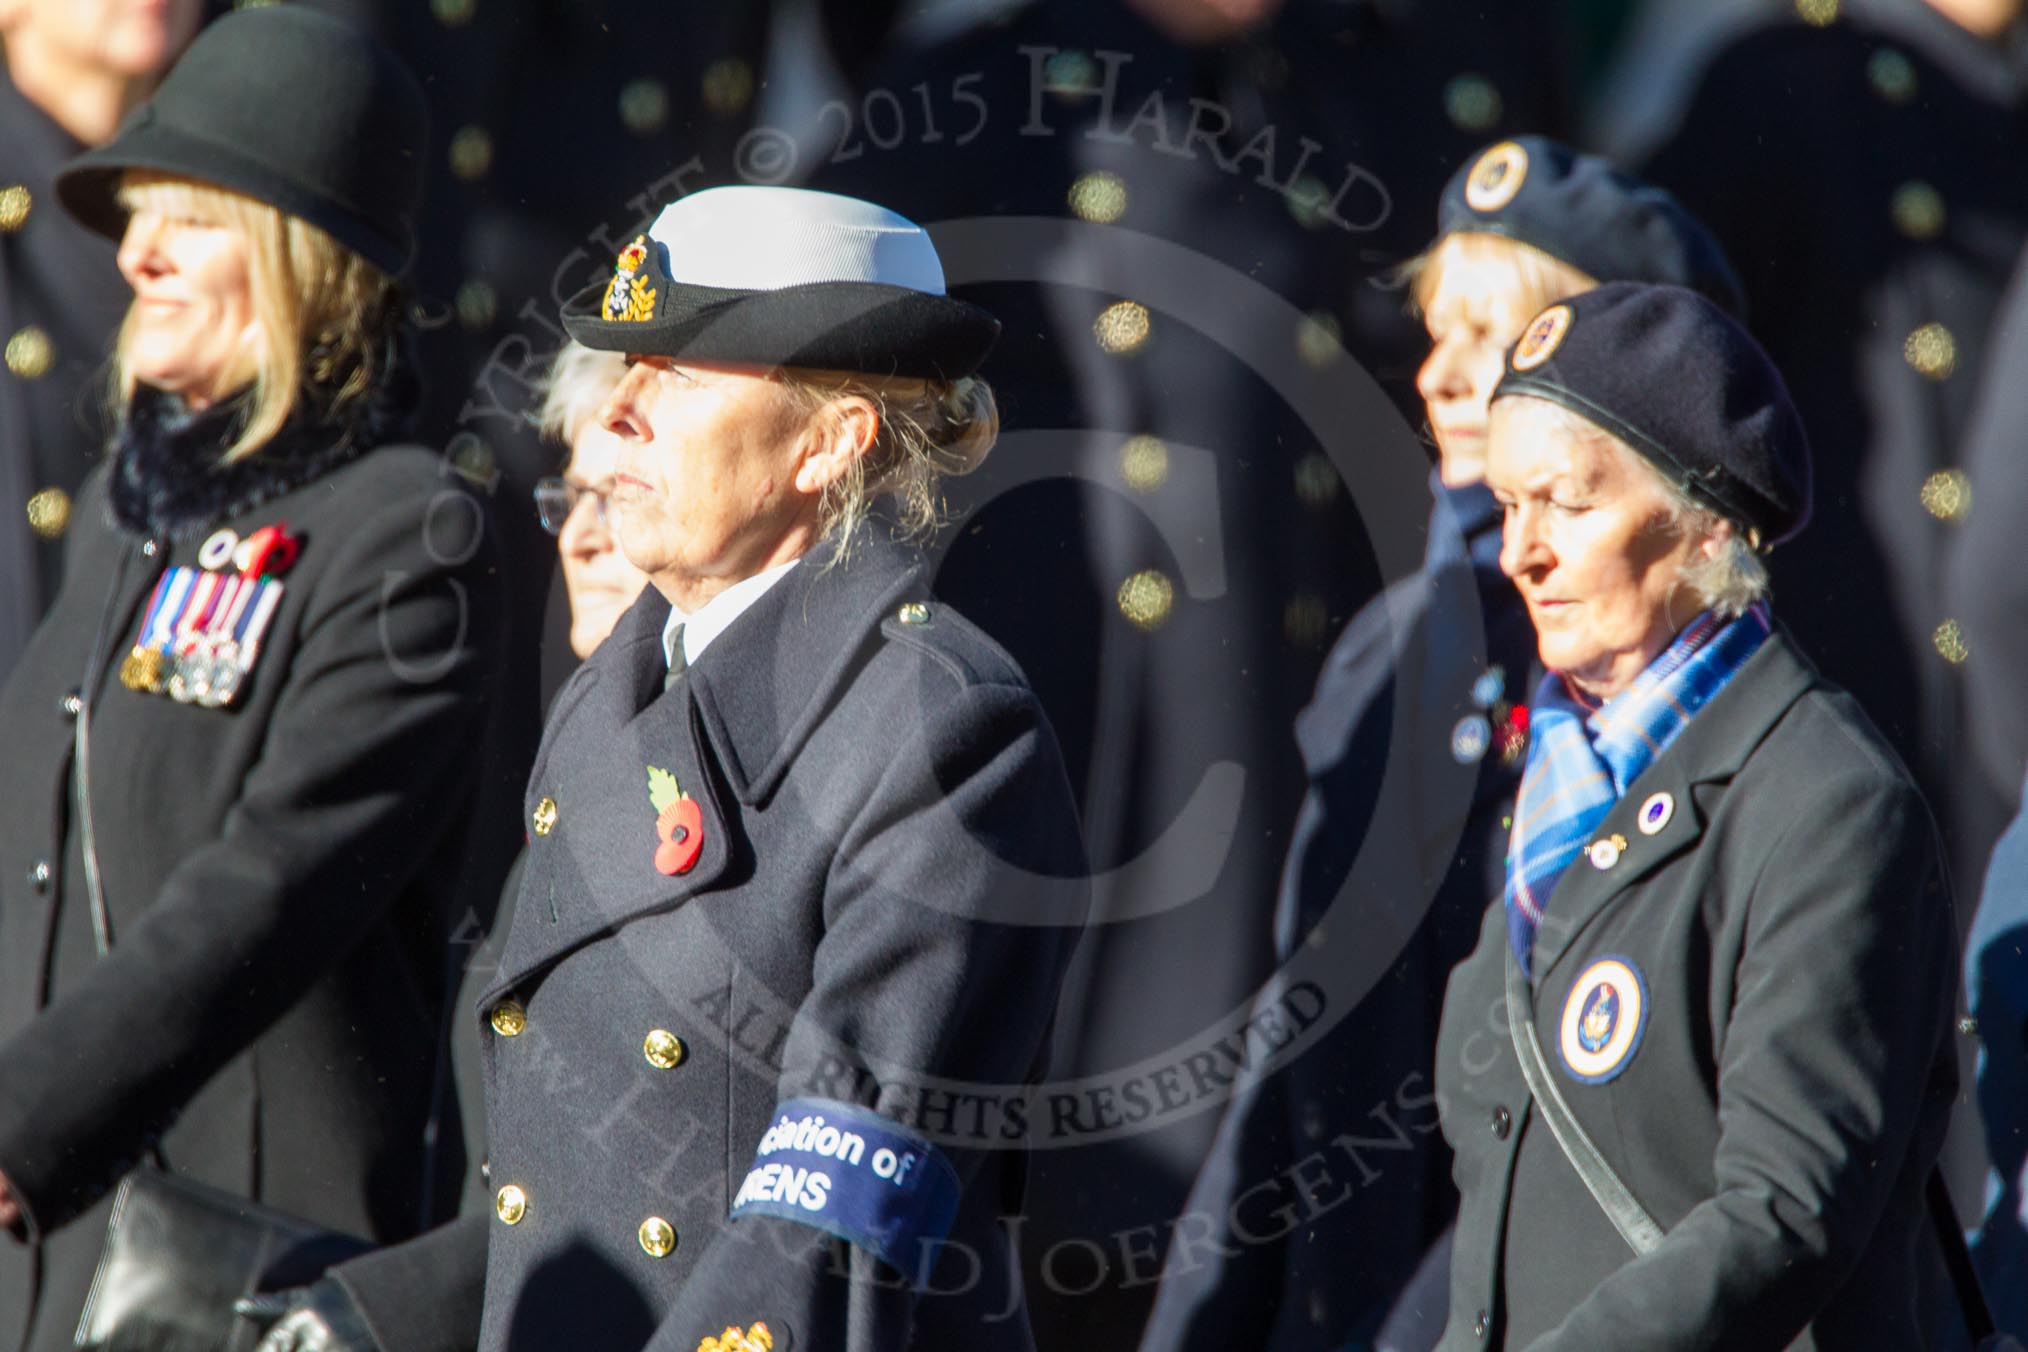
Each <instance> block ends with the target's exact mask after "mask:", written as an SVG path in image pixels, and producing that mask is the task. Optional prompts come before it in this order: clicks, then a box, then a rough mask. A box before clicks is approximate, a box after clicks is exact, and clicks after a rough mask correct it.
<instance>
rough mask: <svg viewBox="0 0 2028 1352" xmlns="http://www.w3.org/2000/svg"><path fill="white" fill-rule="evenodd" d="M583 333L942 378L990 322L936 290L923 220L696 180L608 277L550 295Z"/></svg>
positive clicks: (691, 350)
mask: <svg viewBox="0 0 2028 1352" xmlns="http://www.w3.org/2000/svg"><path fill="white" fill-rule="evenodd" d="M563 324H564V328H565V329H566V330H568V331H569V333H570V335H571V336H572V337H573V338H575V339H577V340H578V341H579V342H580V343H583V344H584V345H585V346H587V347H593V348H601V349H604V350H607V351H619V352H631V353H636V354H640V355H657V356H668V357H677V358H688V359H690V360H693V361H716V362H730V363H736V364H749V365H763V366H777V367H812V368H818V369H825V370H841V371H863V372H867V373H870V374H876V375H906V376H918V377H924V378H940V379H945V380H955V379H958V378H959V377H961V376H967V375H970V374H971V373H972V372H973V371H975V370H977V369H978V366H979V363H980V362H981V361H983V360H984V359H985V355H986V352H987V350H988V349H989V348H991V347H992V345H993V341H994V339H995V338H996V337H998V335H999V332H1000V325H999V322H998V321H996V320H995V319H994V318H993V317H992V316H991V315H989V314H987V313H986V312H985V311H984V310H981V309H980V308H979V307H978V306H976V305H972V304H970V303H968V302H966V301H961V300H958V299H956V298H954V297H951V296H948V295H946V294H945V291H944V269H943V263H942V261H941V260H940V259H939V258H938V257H937V251H936V245H935V244H934V243H932V242H931V240H930V237H929V232H928V231H926V230H924V229H923V228H922V227H921V226H919V225H917V224H916V223H915V222H914V221H911V220H909V219H908V218H907V217H905V216H902V215H900V214H898V213H896V212H893V211H890V210H888V209H887V208H886V207H882V206H878V205H876V204H874V203H872V202H865V201H861V200H860V199H858V198H855V197H842V196H839V195H838V194H836V193H827V192H813V191H811V190H809V189H805V188H771V187H760V186H745V185H743V186H733V187H724V188H708V189H705V190H704V191H702V192H697V193H692V194H691V195H689V196H688V197H683V198H680V199H678V200H677V201H674V202H671V203H670V204H669V205H667V206H666V207H664V208H663V209H662V211H661V212H660V214H658V215H657V216H656V218H655V222H654V224H653V225H651V226H649V227H648V229H647V230H646V231H645V232H644V233H643V234H641V235H639V236H638V237H636V238H635V239H634V241H633V242H632V243H630V244H628V245H627V247H626V248H624V249H622V250H621V251H620V256H619V258H618V260H617V261H616V263H615V265H614V269H613V274H612V277H611V279H610V280H608V281H605V282H602V283H597V284H594V285H592V286H590V287H587V288H586V289H585V290H584V291H582V292H580V293H578V295H576V296H574V297H572V298H571V300H570V301H569V303H567V304H566V305H565V306H564V307H563Z"/></svg>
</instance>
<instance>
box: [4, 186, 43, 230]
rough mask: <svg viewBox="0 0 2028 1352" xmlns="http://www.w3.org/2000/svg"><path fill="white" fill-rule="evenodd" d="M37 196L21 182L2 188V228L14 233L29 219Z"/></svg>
mask: <svg viewBox="0 0 2028 1352" xmlns="http://www.w3.org/2000/svg"><path fill="white" fill-rule="evenodd" d="M34 205H35V198H34V197H33V196H32V195H30V193H29V191H28V189H26V188H24V187H22V186H21V185H20V184H19V183H12V184H9V185H8V186H7V187H4V188H0V230H5V231H6V232H7V233H9V234H12V233H14V232H15V231H16V230H19V229H20V228H21V227H22V225H23V224H24V223H25V222H26V221H27V220H28V211H29V208H31V207H33V206H34Z"/></svg>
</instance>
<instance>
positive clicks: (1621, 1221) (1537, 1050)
mask: <svg viewBox="0 0 2028 1352" xmlns="http://www.w3.org/2000/svg"><path fill="white" fill-rule="evenodd" d="M1507 1031H1508V1033H1509V1035H1510V1036H1512V1037H1513V1039H1514V1055H1515V1058H1516V1059H1517V1060H1519V1061H1520V1062H1521V1076H1522V1078H1523V1079H1525V1080H1527V1081H1528V1092H1529V1093H1530V1094H1531V1095H1532V1096H1534V1099H1535V1107H1536V1109H1537V1111H1539V1112H1540V1113H1541V1114H1542V1116H1543V1118H1544V1119H1545V1120H1546V1121H1547V1122H1548V1123H1549V1130H1550V1132H1551V1134H1553V1135H1554V1136H1555V1137H1556V1143H1557V1144H1558V1145H1559V1146H1562V1147H1563V1153H1564V1156H1565V1158H1567V1159H1569V1161H1570V1166H1571V1168H1573V1169H1575V1170H1577V1176H1578V1177H1579V1178H1581V1179H1583V1180H1584V1186H1585V1187H1586V1188H1588V1189H1590V1190H1591V1195H1592V1197H1593V1198H1594V1199H1595V1200H1596V1201H1597V1202H1598V1204H1599V1207H1600V1209H1601V1210H1603V1211H1604V1212H1605V1214H1606V1219H1608V1220H1610V1221H1611V1222H1612V1223H1613V1228H1614V1229H1616V1230H1618V1231H1619V1232H1620V1237H1621V1238H1623V1239H1625V1240H1626V1241H1627V1245H1628V1247H1630V1248H1632V1249H1633V1251H1634V1252H1635V1253H1647V1252H1649V1251H1650V1250H1652V1249H1653V1248H1655V1247H1656V1246H1657V1245H1659V1244H1660V1243H1661V1242H1662V1227H1661V1226H1659V1225H1657V1224H1655V1218H1654V1217H1653V1216H1650V1215H1649V1214H1648V1212H1647V1209H1646V1208H1645V1207H1643V1206H1642V1205H1641V1203H1640V1199H1638V1198H1636V1197H1635V1196H1634V1194H1633V1193H1632V1192H1631V1191H1629V1190H1628V1188H1627V1185H1626V1184H1625V1183H1622V1182H1621V1181H1620V1176H1619V1175H1618V1174H1616V1173H1614V1172H1613V1167H1612V1165H1610V1164H1608V1163H1606V1157H1605V1156H1604V1155H1602V1154H1600V1153H1599V1148H1598V1147H1597V1146H1595V1145H1593V1144H1592V1140H1591V1137H1589V1136H1587V1135H1586V1134H1585V1131H1584V1128H1583V1127H1582V1126H1581V1125H1579V1123H1578V1120H1577V1117H1576V1116H1575V1115H1574V1114H1573V1113H1572V1112H1571V1111H1570V1105H1569V1104H1568V1103H1566V1102H1564V1100H1563V1091H1562V1090H1561V1089H1559V1088H1557V1085H1556V1081H1555V1080H1554V1079H1553V1078H1551V1076H1550V1073H1549V1066H1548V1063H1547V1062H1546V1061H1545V1060H1544V1058H1543V1055H1542V1043H1541V1041H1540V1040H1539V1039H1538V1038H1537V1037H1536V1036H1535V1015H1534V1013H1533V1010H1532V1001H1531V1000H1530V997H1529V990H1528V977H1527V974H1526V973H1524V972H1523V971H1522V970H1521V963H1520V961H1519V960H1518V959H1517V958H1515V956H1514V950H1513V949H1511V948H1510V949H1508V950H1507Z"/></svg>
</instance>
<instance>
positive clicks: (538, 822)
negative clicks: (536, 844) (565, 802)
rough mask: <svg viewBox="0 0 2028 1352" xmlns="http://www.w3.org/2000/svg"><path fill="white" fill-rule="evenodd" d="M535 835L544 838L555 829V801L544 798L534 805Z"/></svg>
mask: <svg viewBox="0 0 2028 1352" xmlns="http://www.w3.org/2000/svg"><path fill="white" fill-rule="evenodd" d="M534 822H535V834H536V835H538V836H546V835H548V834H549V833H550V832H551V831H554V830H555V829H556V800H555V799H554V798H544V799H543V800H542V801H541V802H539V803H537V804H536V805H535V818H534Z"/></svg>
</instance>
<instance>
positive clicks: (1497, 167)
mask: <svg viewBox="0 0 2028 1352" xmlns="http://www.w3.org/2000/svg"><path fill="white" fill-rule="evenodd" d="M1527 179H1528V152H1527V151H1526V150H1524V149H1522V148H1521V145H1520V143H1519V142H1516V141H1502V142H1500V144H1498V145H1496V146H1494V147H1493V148H1492V149H1490V150H1488V151H1487V152H1486V153H1485V154H1483V155H1481V156H1479V162H1478V163H1477V164H1475V165H1473V166H1472V173H1471V177H1469V178H1467V179H1466V180H1465V205H1466V206H1468V207H1470V208H1471V209H1472V210H1474V211H1498V210H1499V209H1500V208H1501V207H1504V206H1506V205H1507V204H1508V203H1509V202H1511V201H1513V200H1514V195H1515V194H1516V193H1518V192H1520V191H1521V185H1522V184H1523V183H1524V182H1526V181H1527Z"/></svg>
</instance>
